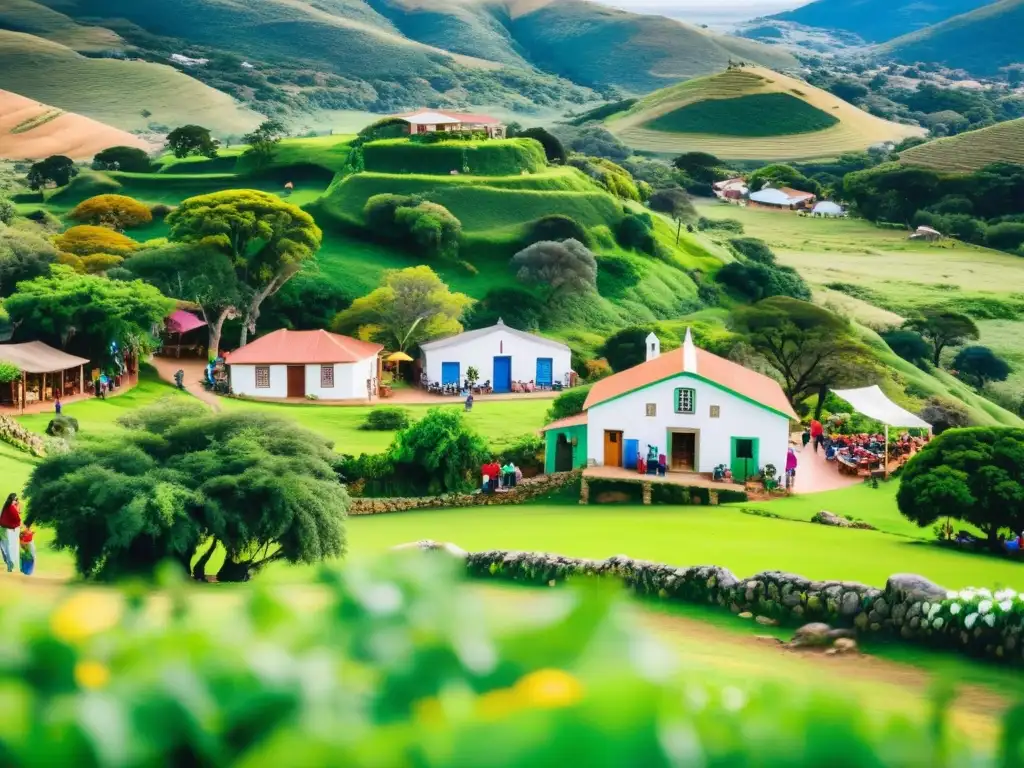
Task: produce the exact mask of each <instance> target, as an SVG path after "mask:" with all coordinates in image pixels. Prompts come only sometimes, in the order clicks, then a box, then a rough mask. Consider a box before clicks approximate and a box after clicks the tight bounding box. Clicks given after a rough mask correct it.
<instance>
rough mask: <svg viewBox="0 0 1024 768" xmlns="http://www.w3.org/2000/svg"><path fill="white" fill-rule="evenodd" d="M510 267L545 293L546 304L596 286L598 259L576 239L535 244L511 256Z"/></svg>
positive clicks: (518, 275)
mask: <svg viewBox="0 0 1024 768" xmlns="http://www.w3.org/2000/svg"><path fill="white" fill-rule="evenodd" d="M509 265H510V267H511V268H512V270H513V272H515V274H516V277H517V278H518V279H519V280H520V281H522V282H524V283H527V284H530V285H536V286H538V288H540V289H541V290H543V291H545V293H546V294H547V299H548V301H549V302H550V301H552V300H553V299H554V298H555V297H556V296H565V295H568V294H573V293H586V292H587V291H591V290H594V289H595V288H596V287H597V259H596V258H595V257H594V254H593V253H591V251H590V249H589V248H587V246H585V245H583V243H581V242H579V241H578V240H563V241H562V242H560V243H554V242H540V243H534V244H533V245H531V246H528V247H527V248H524V249H523V250H521V251H520V252H519V253H517V254H516V255H515V256H513V257H512V259H511V261H510V262H509Z"/></svg>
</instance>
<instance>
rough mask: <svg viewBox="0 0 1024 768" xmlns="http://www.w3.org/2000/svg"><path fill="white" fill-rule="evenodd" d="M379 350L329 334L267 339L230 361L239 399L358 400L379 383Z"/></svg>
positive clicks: (294, 333)
mask: <svg viewBox="0 0 1024 768" xmlns="http://www.w3.org/2000/svg"><path fill="white" fill-rule="evenodd" d="M382 349H383V347H382V346H381V345H380V344H370V343H369V342H366V341H359V340H358V339H353V338H350V337H348V336H339V335H338V334H336V333H328V332H327V331H289V330H286V329H281V330H279V331H274V332H273V333H268V334H267V335H266V336H262V337H260V338H258V339H256V340H255V341H253V342H250V343H249V344H246V345H245V346H244V347H242V348H240V349H237V350H235V351H234V352H231V353H229V354H228V355H227V358H226V360H225V362H226V363H227V366H228V371H229V376H230V379H231V388H232V390H233V391H234V393H235V394H236V395H245V396H246V397H259V398H305V397H307V396H309V395H312V396H314V397H316V398H317V399H318V400H356V399H362V398H367V397H369V392H370V391H371V386H370V385H372V383H373V381H374V380H376V379H377V378H378V377H379V367H378V365H379V364H378V354H379V353H380V351H381V350H382Z"/></svg>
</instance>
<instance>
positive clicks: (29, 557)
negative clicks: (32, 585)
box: [20, 525, 36, 576]
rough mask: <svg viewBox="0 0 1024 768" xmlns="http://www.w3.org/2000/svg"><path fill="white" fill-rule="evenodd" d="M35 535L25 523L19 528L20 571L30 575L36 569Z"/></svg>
mask: <svg viewBox="0 0 1024 768" xmlns="http://www.w3.org/2000/svg"><path fill="white" fill-rule="evenodd" d="M35 537H36V535H35V533H33V532H32V529H31V528H29V527H28V526H27V525H25V526H23V527H22V529H21V537H20V539H21V572H22V573H23V574H25V575H26V576H31V575H32V572H33V571H34V570H35V569H36V543H35V541H33V539H35Z"/></svg>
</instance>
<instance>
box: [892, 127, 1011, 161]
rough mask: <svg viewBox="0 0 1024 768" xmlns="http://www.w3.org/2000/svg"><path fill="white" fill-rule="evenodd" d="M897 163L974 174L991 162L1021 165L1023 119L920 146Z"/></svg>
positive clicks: (907, 151)
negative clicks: (972, 172)
mask: <svg viewBox="0 0 1024 768" xmlns="http://www.w3.org/2000/svg"><path fill="white" fill-rule="evenodd" d="M900 162H902V163H906V164H907V165H923V166H925V167H928V168H935V169H936V170H939V171H976V170H978V169H979V168H983V167H984V166H986V165H989V164H990V163H1015V164H1017V165H1024V118H1021V119H1019V120H1010V121H1008V122H1005V123H998V124H996V125H991V126H989V127H988V128H982V129H980V130H977V131H968V132H966V133H961V134H959V135H957V136H948V137H946V138H944V139H936V140H935V141H929V142H928V143H927V144H920V145H918V146H916V147H912V148H910V149H908V150H906V151H905V152H902V153H900Z"/></svg>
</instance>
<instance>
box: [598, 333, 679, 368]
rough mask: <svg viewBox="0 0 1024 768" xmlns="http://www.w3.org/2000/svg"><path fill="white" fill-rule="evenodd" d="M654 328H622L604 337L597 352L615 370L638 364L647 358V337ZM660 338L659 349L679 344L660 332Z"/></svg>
mask: <svg viewBox="0 0 1024 768" xmlns="http://www.w3.org/2000/svg"><path fill="white" fill-rule="evenodd" d="M654 330H655V329H654V328H653V327H643V328H641V327H634V328H623V329H622V330H621V331H616V332H615V333H613V334H612V335H611V336H609V337H608V338H607V339H605V342H604V344H602V345H601V347H600V349H598V351H597V353H598V355H599V356H601V357H603V358H604V359H605V360H607V361H608V365H610V366H611V367H612V370H613V371H616V372H618V371H625V370H627V369H628V368H632V367H633V366H635V365H640V363H642V362H644V361H645V360H646V359H647V337H648V336H650V335H651V333H652V332H653V331H654ZM662 339H663V341H662V345H661V349H662V351H664V352H668V351H669V350H671V349H675V348H676V347H678V346H679V342H678V340H677V339H676V338H673V337H670V336H666V335H665V334H662Z"/></svg>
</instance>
